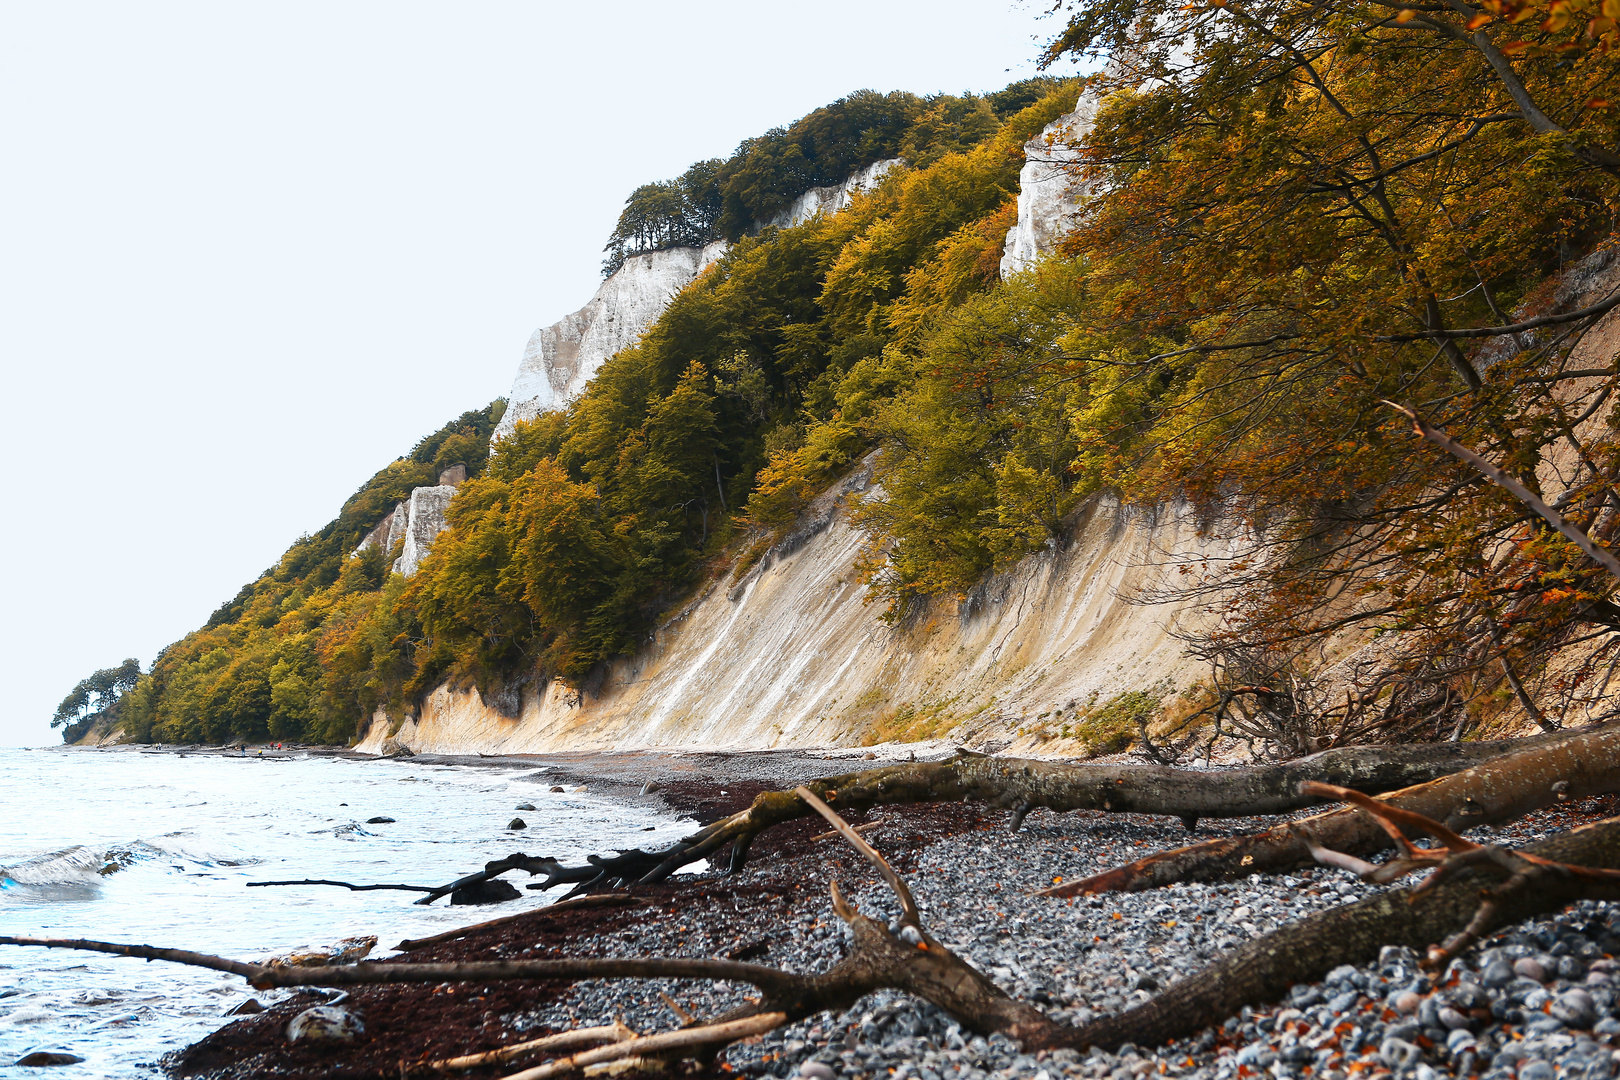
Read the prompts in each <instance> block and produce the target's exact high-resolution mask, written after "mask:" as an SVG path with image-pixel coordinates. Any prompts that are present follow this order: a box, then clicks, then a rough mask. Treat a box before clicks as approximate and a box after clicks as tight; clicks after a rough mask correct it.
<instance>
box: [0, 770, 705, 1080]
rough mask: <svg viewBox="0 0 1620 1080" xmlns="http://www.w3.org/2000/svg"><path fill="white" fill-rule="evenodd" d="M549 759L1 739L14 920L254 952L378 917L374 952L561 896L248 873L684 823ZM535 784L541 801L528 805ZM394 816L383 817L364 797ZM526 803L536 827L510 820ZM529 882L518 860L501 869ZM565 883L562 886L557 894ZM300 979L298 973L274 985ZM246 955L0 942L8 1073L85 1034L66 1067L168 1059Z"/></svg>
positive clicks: (636, 840)
mask: <svg viewBox="0 0 1620 1080" xmlns="http://www.w3.org/2000/svg"><path fill="white" fill-rule="evenodd" d="M553 786H557V781H556V780H554V779H552V778H551V777H549V776H548V775H547V773H546V771H545V770H544V769H543V768H534V767H528V768H519V769H501V768H483V767H477V766H445V765H438V766H435V765H424V764H416V763H413V762H411V761H408V760H406V761H395V760H389V761H381V760H379V761H357V760H353V759H346V758H333V757H322V756H294V757H292V758H290V759H272V758H269V757H266V758H259V757H257V756H254V755H252V754H251V753H250V754H249V756H246V757H233V756H222V755H219V754H214V753H205V754H197V753H193V754H180V753H176V752H161V753H154V752H144V753H143V752H141V751H139V750H134V749H129V748H124V749H120V750H106V751H90V750H59V749H56V750H33V751H25V750H16V749H0V934H8V935H11V934H15V935H29V936H42V937H58V938H92V939H96V940H101V941H115V942H125V943H138V944H150V945H158V946H167V947H170V948H182V949H190V950H193V951H197V952H207V953H215V954H218V955H221V956H226V957H230V958H232V959H236V960H245V961H256V960H261V959H264V958H267V957H270V956H274V955H278V954H283V953H287V952H289V951H293V950H296V949H299V948H302V947H308V946H321V945H328V944H332V943H335V942H337V941H339V940H340V939H343V938H347V937H353V936H358V935H363V934H375V935H377V937H378V939H379V941H378V947H377V949H376V950H375V951H374V952H373V954H372V955H373V956H382V955H387V954H388V952H389V951H390V947H391V946H393V945H395V944H397V943H398V942H399V941H400V940H402V939H404V938H408V937H426V936H428V935H431V934H435V933H438V932H440V931H443V930H447V929H451V928H453V927H457V926H464V925H467V924H470V923H473V922H477V921H479V920H481V919H487V918H493V917H496V916H498V915H505V914H509V913H514V912H517V911H520V910H522V909H524V908H525V907H535V906H539V905H541V904H544V903H546V902H547V897H546V896H545V895H544V894H542V893H540V892H538V891H534V892H531V891H527V890H525V891H524V896H523V898H522V899H521V900H515V901H512V902H510V903H506V904H500V905H494V906H489V907H455V908H452V907H450V906H448V900H439V901H437V902H436V903H435V904H434V905H433V906H430V907H418V906H416V904H415V901H416V900H417V899H419V897H418V896H417V894H414V893H408V892H350V891H349V890H347V889H338V888H330V887H313V886H312V887H289V888H254V889H250V888H247V885H248V883H249V882H253V881H271V880H285V879H303V878H327V879H333V880H338V881H348V882H352V883H355V884H374V883H399V884H412V885H439V884H443V883H446V882H449V881H452V880H454V879H456V878H457V877H460V876H462V875H463V874H468V873H471V872H473V871H475V870H478V869H481V868H482V866H483V864H484V863H485V862H487V861H489V860H491V859H497V858H501V857H503V856H505V855H509V854H511V853H513V852H515V851H524V852H527V853H528V854H530V855H551V856H555V857H557V858H559V859H562V860H564V861H568V862H577V861H579V860H580V859H582V858H583V857H584V856H585V855H587V854H594V853H603V852H607V851H609V850H611V849H614V848H631V847H647V846H651V845H663V844H667V843H670V842H673V841H674V840H676V839H677V838H678V837H680V836H681V835H683V834H684V833H685V832H687V831H689V830H690V829H691V827H692V825H691V822H689V821H688V822H685V823H680V822H677V821H676V820H675V819H674V818H673V817H670V816H668V815H657V814H655V813H654V812H653V811H651V810H650V809H648V808H645V807H638V806H631V805H624V804H620V803H615V802H613V801H611V800H609V799H607V798H603V797H599V796H594V795H592V794H591V793H589V792H588V791H578V790H571V791H566V792H562V793H555V792H552V791H551V788H552V787H553ZM519 803H532V804H533V805H534V806H535V807H536V809H535V810H534V811H519V810H516V809H515V808H516V806H517V805H518V804H519ZM373 817H391V818H394V819H395V820H394V821H393V822H392V823H387V824H381V823H379V824H367V819H368V818H373ZM513 817H521V818H523V820H524V821H525V822H526V823H527V824H528V826H529V828H528V829H527V830H525V831H523V832H513V831H508V830H507V828H506V826H507V824H508V823H509V822H510V821H511V819H512V818H513ZM508 877H509V878H511V879H513V881H514V883H515V884H518V885H519V886H520V887H521V885H522V884H523V883H524V881H525V880H526V877H525V875H522V874H520V873H517V874H512V875H508ZM564 891H565V887H559V888H557V889H555V890H553V892H552V893H551V897H550V898H551V899H555V898H556V897H557V896H559V895H561V894H562V893H563V892H564ZM279 993H285V991H282V992H279ZM277 995H278V992H276V991H271V992H269V993H263V992H255V991H253V990H251V988H249V987H248V986H247V985H246V983H245V982H244V981H243V980H242V979H240V978H237V977H235V976H228V975H223V974H220V973H218V972H210V971H206V970H202V969H199V968H187V967H182V966H179V965H176V964H169V963H162V962H153V963H147V962H144V961H141V960H134V959H129V958H125V957H114V956H105V955H100V954H95V953H84V952H69V951H65V950H57V949H49V950H47V949H38V948H22V947H15V946H0V1077H6V1078H10V1077H14V1076H25V1075H26V1076H33V1077H37V1076H40V1075H42V1071H41V1070H39V1069H33V1068H23V1067H17V1066H15V1065H13V1063H14V1062H15V1061H16V1060H17V1059H18V1058H20V1057H22V1056H23V1055H24V1054H26V1053H28V1052H30V1051H33V1050H60V1051H67V1052H69V1053H73V1054H77V1055H78V1056H80V1057H82V1058H84V1059H85V1061H84V1063H83V1064H79V1065H71V1066H64V1067H58V1068H52V1069H49V1070H44V1071H48V1072H49V1073H50V1074H51V1076H52V1077H53V1078H56V1077H60V1078H62V1080H68V1078H78V1077H90V1076H95V1077H102V1076H107V1077H137V1076H143V1077H153V1076H160V1075H161V1070H160V1069H159V1068H158V1066H157V1060H158V1058H159V1057H161V1056H162V1055H163V1054H165V1053H168V1052H169V1051H172V1050H176V1049H179V1048H180V1047H182V1046H185V1045H187V1044H188V1043H191V1042H194V1041H196V1040H197V1039H199V1038H201V1037H202V1036H204V1035H206V1034H207V1033H209V1032H210V1031H213V1030H214V1029H216V1028H218V1027H219V1026H221V1025H222V1024H223V1023H225V1022H226V1021H225V1020H224V1019H223V1018H224V1016H225V1014H226V1013H227V1012H229V1011H230V1010H231V1009H232V1008H234V1007H235V1006H237V1005H239V1004H241V1003H242V1002H243V1001H244V1000H246V999H247V998H248V997H249V996H255V997H258V998H259V999H260V1000H261V1001H264V1002H266V1003H268V1002H269V1001H270V1000H272V999H273V998H274V997H276V996H277Z"/></svg>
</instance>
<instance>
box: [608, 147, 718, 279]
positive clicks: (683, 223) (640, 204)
mask: <svg viewBox="0 0 1620 1080" xmlns="http://www.w3.org/2000/svg"><path fill="white" fill-rule="evenodd" d="M724 164H725V163H724V162H722V161H721V160H720V159H718V158H714V159H712V160H709V161H700V162H698V163H697V164H696V165H693V166H692V167H691V168H690V169H688V170H686V172H685V173H683V174H682V175H681V177H680V179H678V180H671V181H660V182H658V183H653V184H643V185H642V186H641V187H638V188H637V189H636V190H635V191H633V192H631V193H630V197H629V198H628V199H626V200H625V202H624V212H623V213H621V214H620V215H619V223H618V225H617V226H616V227H615V228H614V230H613V235H612V236H610V237H608V242H607V247H606V248H604V249H603V250H604V251H606V252H607V253H608V257H607V259H605V260H604V261H603V263H602V276H603V277H612V276H613V275H614V274H616V273H618V270H619V267H621V266H623V265H624V260H625V259H627V258H629V257H630V256H631V255H639V254H641V253H642V252H646V251H661V250H663V249H665V248H673V247H702V246H704V245H705V244H708V243H710V242H711V241H713V240H717V239H719V237H720V234H719V232H718V230H717V225H718V223H719V220H720V207H721V198H722V196H721V191H720V171H721V169H722V168H723V167H724Z"/></svg>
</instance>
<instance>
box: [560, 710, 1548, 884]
mask: <svg viewBox="0 0 1620 1080" xmlns="http://www.w3.org/2000/svg"><path fill="white" fill-rule="evenodd" d="M1568 737H1569V733H1568V732H1562V731H1560V732H1554V733H1551V734H1547V735H1538V736H1533V737H1532V738H1529V739H1498V740H1491V741H1482V742H1474V743H1438V744H1432V743H1431V744H1419V745H1409V746H1350V747H1340V748H1337V749H1333V750H1324V751H1322V752H1320V753H1317V754H1312V755H1310V756H1308V757H1303V758H1298V759H1296V760H1293V761H1288V762H1282V763H1279V764H1273V765H1258V766H1251V767H1245V768H1236V769H1222V770H1219V771H1214V772H1199V771H1195V770H1191V769H1177V768H1171V767H1169V766H1161V765H1091V764H1085V763H1079V762H1070V761H1041V760H1035V759H1029V758H998V757H987V756H985V755H983V754H974V753H970V752H966V751H963V752H961V753H959V754H957V755H956V756H955V757H952V758H949V759H947V760H945V761H933V762H923V761H917V762H905V763H903V764H899V765H890V766H885V767H883V768H878V769H868V770H865V771H863V772H856V773H846V774H844V775H841V776H829V777H825V778H823V779H820V780H816V781H814V782H812V783H809V784H806V785H804V786H805V787H806V788H807V789H808V790H810V791H811V792H812V793H813V794H815V795H816V796H817V797H818V798H820V799H821V800H822V801H824V802H826V803H827V804H828V805H829V806H832V807H833V808H834V809H842V810H868V809H871V808H872V807H874V806H885V805H896V804H902V803H927V802H961V801H964V800H966V801H972V802H980V803H984V804H987V805H989V806H994V807H999V808H1002V809H1007V810H1010V811H1012V812H1013V815H1014V820H1015V821H1019V820H1022V818H1023V816H1024V815H1025V814H1028V813H1029V812H1030V811H1031V810H1034V809H1046V810H1051V811H1053V812H1056V813H1064V812H1067V811H1070V810H1102V811H1106V812H1112V813H1134V814H1162V815H1166V816H1170V817H1175V818H1178V819H1180V820H1181V821H1182V822H1184V823H1187V824H1188V825H1189V826H1190V825H1193V824H1196V823H1197V821H1198V819H1200V818H1206V817H1208V818H1228V817H1250V816H1253V815H1256V814H1276V813H1285V812H1287V811H1289V810H1298V809H1301V808H1303V807H1307V806H1311V805H1314V804H1315V803H1316V801H1317V800H1315V799H1313V798H1311V797H1309V796H1302V795H1301V794H1300V793H1299V785H1300V784H1301V783H1302V782H1303V781H1306V780H1319V781H1322V782H1324V783H1330V784H1335V785H1337V786H1340V787H1348V788H1354V789H1356V790H1357V791H1365V792H1369V793H1374V794H1376V793H1380V792H1385V791H1392V790H1396V789H1399V788H1404V787H1409V786H1411V785H1413V784H1418V783H1423V782H1425V781H1428V780H1433V779H1436V778H1437V777H1441V776H1448V775H1450V774H1452V773H1455V772H1459V771H1461V770H1463V769H1466V768H1469V767H1470V766H1472V765H1476V764H1478V763H1480V762H1483V761H1488V760H1490V759H1492V758H1495V757H1500V756H1502V755H1504V754H1509V753H1515V752H1519V751H1523V750H1525V749H1529V748H1531V747H1534V746H1538V745H1543V744H1544V743H1546V742H1549V741H1555V740H1558V739H1562V738H1568ZM810 813H814V811H813V810H812V809H811V807H810V805H809V804H808V803H806V802H805V801H804V800H803V799H801V798H800V797H799V796H798V795H797V794H796V793H795V792H794V791H775V792H765V793H763V794H761V795H759V796H758V797H757V798H756V799H755V800H754V802H753V804H752V805H751V806H749V807H748V808H747V809H746V810H742V811H740V812H738V813H736V814H733V815H731V816H730V817H727V818H723V819H721V820H720V821H717V822H714V823H713V824H711V825H708V826H706V827H705V828H703V829H700V830H699V831H697V832H695V833H693V834H692V835H690V836H687V837H685V838H684V839H682V840H681V841H679V842H678V843H676V844H674V845H673V846H671V847H669V848H667V849H665V850H663V851H658V852H650V853H647V852H634V853H631V854H633V855H635V856H638V857H639V858H640V860H641V861H640V862H639V863H638V864H636V865H635V866H631V865H630V864H629V863H624V865H623V866H622V868H621V869H620V870H619V871H618V872H619V873H621V874H622V875H623V877H624V879H626V881H627V883H632V882H635V881H638V880H639V881H640V882H643V883H652V882H656V881H662V880H664V879H665V878H667V877H669V876H670V875H671V874H673V873H675V871H677V870H679V869H680V868H681V867H683V866H686V865H688V864H690V863H693V862H696V861H697V860H699V859H705V858H709V857H711V856H714V855H716V854H717V853H718V852H720V851H721V849H723V848H725V847H726V845H728V844H730V845H732V849H731V859H730V863H729V867H730V869H731V870H737V869H740V868H741V867H742V865H743V862H744V860H745V859H746V857H747V851H748V845H749V844H750V843H751V842H752V841H753V838H754V837H755V836H757V835H759V834H760V833H761V832H764V831H765V830H766V829H769V828H772V827H774V826H776V825H780V824H783V823H784V822H788V821H795V820H797V819H799V818H801V817H804V816H805V815H807V814H810ZM626 858H627V857H626V856H621V857H620V861H621V862H623V861H624V860H625V859H626ZM592 862H593V864H595V863H598V862H599V861H598V860H594V859H593V860H592ZM601 865H606V863H601ZM643 867H644V869H643ZM633 871H636V872H639V877H631V876H630V874H631V872H633ZM574 872H576V873H582V874H583V873H588V872H589V868H579V869H578V870H576V871H574ZM604 881H605V879H604ZM535 887H537V886H530V888H535ZM538 887H541V888H544V887H548V886H546V885H541V886H538ZM583 887H585V888H590V887H592V886H591V885H590V884H586V885H585V886H583ZM576 891H578V890H576Z"/></svg>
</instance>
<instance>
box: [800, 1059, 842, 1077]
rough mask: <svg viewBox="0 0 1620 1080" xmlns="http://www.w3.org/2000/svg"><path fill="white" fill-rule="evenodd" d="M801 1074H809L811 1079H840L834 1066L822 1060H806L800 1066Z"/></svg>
mask: <svg viewBox="0 0 1620 1080" xmlns="http://www.w3.org/2000/svg"><path fill="white" fill-rule="evenodd" d="M799 1075H800V1076H807V1077H809V1078H810V1080H838V1073H837V1072H835V1071H834V1070H833V1067H832V1066H831V1065H828V1064H827V1063H825V1062H822V1061H806V1062H805V1063H804V1064H803V1065H800V1066H799Z"/></svg>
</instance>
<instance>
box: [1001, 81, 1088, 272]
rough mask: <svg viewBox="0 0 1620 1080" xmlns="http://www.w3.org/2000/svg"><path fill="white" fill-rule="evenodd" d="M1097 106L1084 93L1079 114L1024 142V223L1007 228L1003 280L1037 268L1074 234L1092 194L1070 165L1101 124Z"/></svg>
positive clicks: (1021, 219)
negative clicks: (1072, 174)
mask: <svg viewBox="0 0 1620 1080" xmlns="http://www.w3.org/2000/svg"><path fill="white" fill-rule="evenodd" d="M1097 105H1098V102H1097V99H1096V98H1095V97H1093V96H1091V95H1089V94H1082V95H1081V97H1080V102H1079V104H1077V105H1076V106H1075V109H1074V112H1071V113H1065V114H1064V115H1062V116H1060V117H1058V118H1057V119H1056V120H1054V121H1052V122H1051V123H1050V124H1048V125H1046V128H1045V130H1043V131H1042V132H1041V133H1040V134H1039V135H1037V136H1036V137H1035V138H1033V139H1031V140H1029V142H1027V143H1025V144H1024V168H1023V171H1022V172H1020V173H1019V174H1018V223H1017V224H1016V225H1014V226H1013V227H1012V228H1010V229H1008V230H1007V244H1006V247H1005V248H1003V249H1002V255H1001V276H1002V278H1003V279H1005V278H1008V277H1011V276H1012V275H1013V274H1016V273H1018V272H1019V271H1020V270H1024V269H1027V268H1029V267H1030V266H1033V265H1034V263H1035V261H1036V260H1037V259H1039V258H1040V257H1041V256H1042V255H1045V254H1047V253H1048V252H1050V251H1051V250H1052V249H1053V248H1055V247H1056V246H1057V242H1058V241H1059V240H1061V239H1062V238H1063V236H1064V234H1065V233H1067V232H1068V231H1069V228H1070V220H1071V218H1072V217H1073V215H1074V212H1075V211H1076V210H1077V209H1079V207H1080V203H1081V201H1082V200H1083V199H1084V198H1085V195H1086V192H1085V185H1084V184H1080V183H1076V182H1075V181H1074V179H1073V178H1071V177H1070V176H1069V174H1068V172H1067V171H1066V170H1065V168H1064V165H1065V164H1066V163H1068V162H1071V161H1074V160H1075V159H1076V158H1077V157H1079V152H1078V151H1077V150H1076V149H1075V147H1076V146H1077V145H1079V144H1080V142H1081V141H1082V140H1084V139H1085V137H1086V135H1087V133H1089V132H1090V131H1091V128H1092V125H1093V124H1094V123H1095V122H1096V119H1097Z"/></svg>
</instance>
